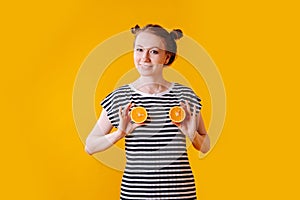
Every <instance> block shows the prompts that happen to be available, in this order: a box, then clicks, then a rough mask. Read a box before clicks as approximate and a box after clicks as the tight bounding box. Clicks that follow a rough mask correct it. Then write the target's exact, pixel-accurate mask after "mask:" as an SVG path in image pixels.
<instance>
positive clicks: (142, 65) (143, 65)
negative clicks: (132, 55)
mask: <svg viewBox="0 0 300 200" xmlns="http://www.w3.org/2000/svg"><path fill="white" fill-rule="evenodd" d="M139 66H140V67H146V68H149V67H152V65H145V64H139Z"/></svg>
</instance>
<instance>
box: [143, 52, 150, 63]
mask: <svg viewBox="0 0 300 200" xmlns="http://www.w3.org/2000/svg"><path fill="white" fill-rule="evenodd" d="M142 60H143V61H149V51H148V50H145V51H144V52H143V55H142Z"/></svg>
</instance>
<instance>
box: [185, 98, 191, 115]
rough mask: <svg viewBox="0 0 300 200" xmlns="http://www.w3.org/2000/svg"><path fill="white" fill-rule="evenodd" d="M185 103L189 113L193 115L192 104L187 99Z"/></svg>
mask: <svg viewBox="0 0 300 200" xmlns="http://www.w3.org/2000/svg"><path fill="white" fill-rule="evenodd" d="M185 104H186V109H187V114H188V115H189V116H190V115H191V107H190V104H189V102H188V101H187V100H185Z"/></svg>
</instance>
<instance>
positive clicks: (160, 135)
mask: <svg viewBox="0 0 300 200" xmlns="http://www.w3.org/2000/svg"><path fill="white" fill-rule="evenodd" d="M185 100H187V101H188V102H189V103H190V107H191V108H193V106H194V105H196V108H197V111H199V110H200V109H201V104H200V98H199V97H198V96H197V95H196V94H195V93H194V92H193V91H192V90H191V89H190V88H188V87H186V86H183V85H181V84H179V83H172V86H171V87H170V88H169V89H168V90H167V91H164V92H162V93H159V94H155V95H153V94H146V93H143V92H141V91H139V90H136V89H135V88H134V87H133V86H132V85H131V84H129V85H125V86H122V87H120V88H118V89H116V90H115V91H113V92H112V93H110V94H109V95H108V96H107V97H106V98H105V99H104V100H103V101H102V102H101V105H102V106H103V108H104V109H105V110H106V111H107V114H108V118H109V120H110V121H111V123H112V125H113V126H114V127H116V128H117V127H118V123H119V116H118V111H119V107H120V106H122V107H124V106H125V105H126V104H128V103H129V102H132V103H134V104H135V106H142V107H144V108H145V109H146V110H147V114H148V118H147V120H146V121H145V123H144V125H143V126H140V127H137V128H136V129H135V130H134V131H133V132H132V133H130V134H129V135H127V136H125V151H126V167H125V170H124V174H123V178H122V183H121V195H120V199H122V200H123V199H124V200H125V199H126V200H127V199H128V200H134V199H137V200H143V199H145V200H146V199H147V200H149V199H153V200H154V199H156V200H157V199H180V200H183V199H185V200H187V199H191V200H192V199H193V200H194V199H197V198H196V188H195V182H194V176H193V173H192V171H191V168H190V164H189V160H188V155H187V150H186V138H185V136H184V134H183V133H181V131H180V130H179V129H178V127H177V126H175V125H174V124H173V123H172V122H171V120H170V119H169V110H170V108H172V107H173V106H179V105H180V102H182V101H185Z"/></svg>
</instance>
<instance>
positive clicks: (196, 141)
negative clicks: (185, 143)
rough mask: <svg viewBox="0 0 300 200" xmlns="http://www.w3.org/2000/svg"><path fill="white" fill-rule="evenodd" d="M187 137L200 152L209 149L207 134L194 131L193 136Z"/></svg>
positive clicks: (205, 151)
mask: <svg viewBox="0 0 300 200" xmlns="http://www.w3.org/2000/svg"><path fill="white" fill-rule="evenodd" d="M189 139H190V140H191V141H192V144H193V146H194V148H195V149H197V150H198V151H201V152H202V153H207V152H208V151H209V149H210V139H209V136H208V135H207V134H199V133H198V132H197V131H195V133H194V135H193V136H190V137H189Z"/></svg>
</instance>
